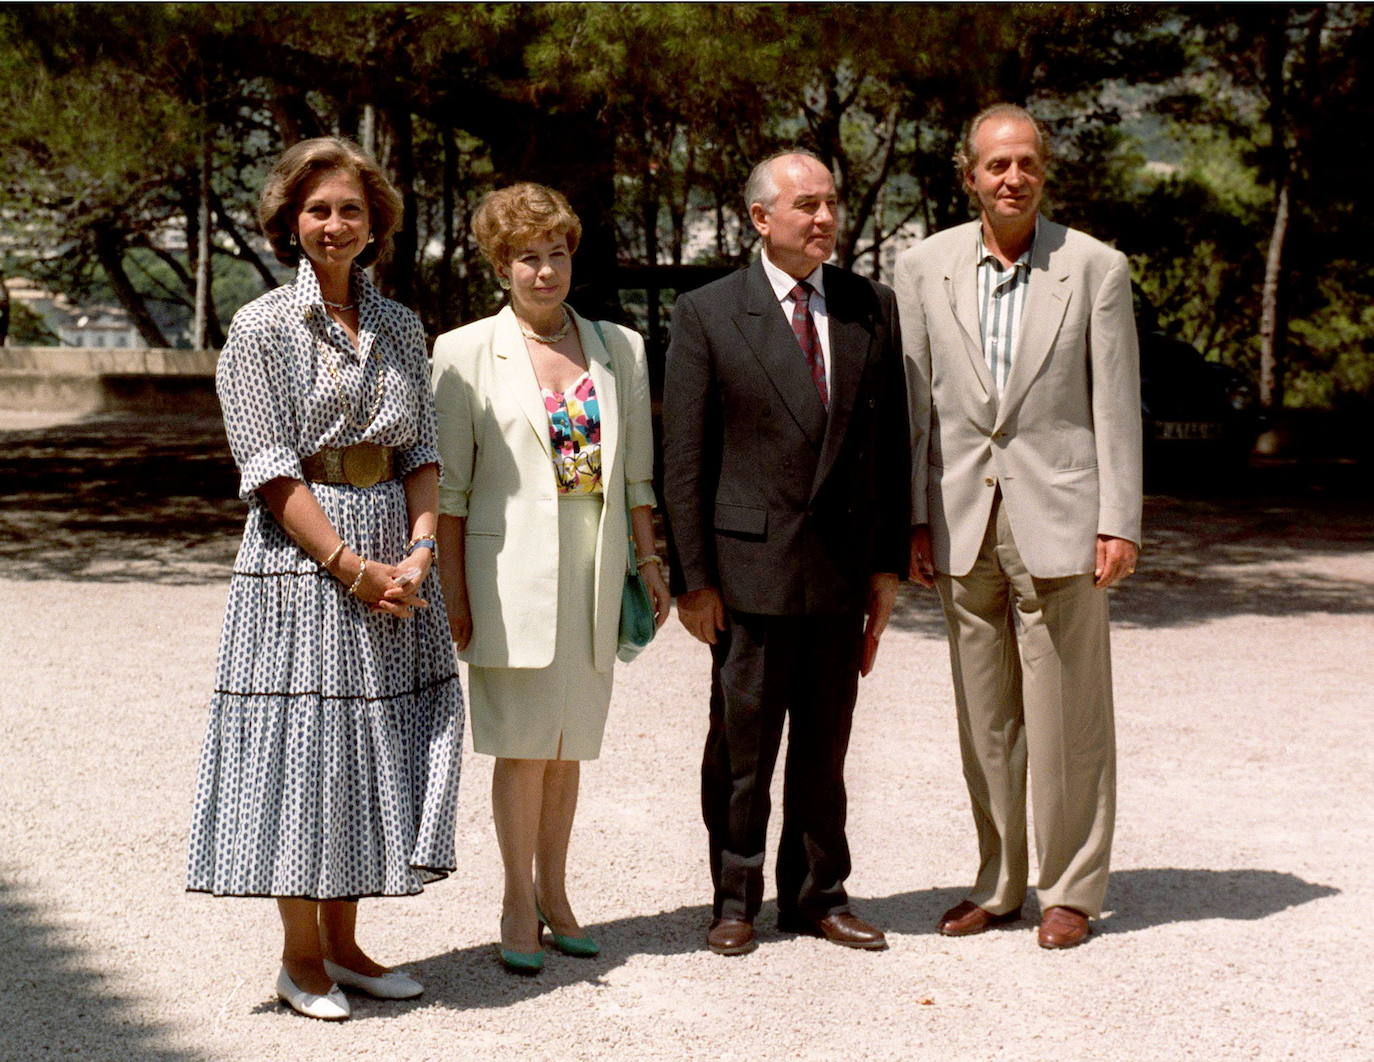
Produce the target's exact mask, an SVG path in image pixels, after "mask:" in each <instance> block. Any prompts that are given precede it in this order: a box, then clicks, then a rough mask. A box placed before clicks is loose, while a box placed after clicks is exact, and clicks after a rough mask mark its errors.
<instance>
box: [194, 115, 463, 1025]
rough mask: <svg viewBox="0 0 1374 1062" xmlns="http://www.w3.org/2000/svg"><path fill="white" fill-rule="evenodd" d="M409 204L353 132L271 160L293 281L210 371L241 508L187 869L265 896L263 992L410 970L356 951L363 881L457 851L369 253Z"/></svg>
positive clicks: (414, 324) (389, 328) (271, 210)
mask: <svg viewBox="0 0 1374 1062" xmlns="http://www.w3.org/2000/svg"><path fill="white" fill-rule="evenodd" d="M400 210H401V201H400V197H399V196H398V195H397V193H396V191H395V189H394V188H392V186H391V185H390V183H389V182H388V181H387V180H386V177H385V176H384V175H383V174H382V172H381V170H380V169H379V168H378V166H377V164H376V162H375V161H374V160H373V159H372V158H371V157H370V156H368V155H367V154H366V153H364V152H363V151H361V150H360V149H359V148H358V147H357V146H356V145H355V144H352V143H350V142H348V141H345V140H339V139H336V138H332V137H328V138H321V139H317V140H309V141H306V142H304V143H301V144H298V145H296V146H295V147H293V148H291V149H290V150H288V151H287V152H286V153H285V154H283V155H282V157H281V158H280V159H279V160H278V162H277V164H276V166H275V167H274V168H273V170H272V173H271V175H270V176H269V178H268V181H267V184H266V186H265V187H264V189H263V193H262V199H261V202H260V203H259V207H258V215H259V221H260V222H261V224H262V228H263V231H264V232H265V233H266V235H267V237H268V239H269V240H270V241H271V244H272V249H273V251H274V252H275V254H276V255H277V258H278V259H279V260H281V261H282V262H284V263H286V264H289V265H298V266H299V269H298V271H297V274H296V277H295V280H294V281H293V282H292V283H290V284H286V285H283V286H282V287H280V288H277V289H276V290H275V291H272V292H269V293H268V294H266V295H263V296H262V297H261V298H258V299H256V300H254V301H253V302H251V303H249V304H248V305H247V306H245V307H243V308H242V309H241V310H240V311H239V312H238V313H237V314H236V315H235V317H234V321H233V325H232V326H231V328H230V329H229V336H228V339H227V340H226V342H225V345H224V350H223V351H222V352H221V354H220V359H219V366H218V370H217V372H216V387H217V389H218V391H219V397H220V403H221V405H222V406H223V409H224V421H225V430H226V433H227V435H228V437H229V446H230V449H231V450H232V452H233V455H234V460H235V462H236V463H237V464H238V467H239V471H240V473H241V475H242V481H241V485H240V495H241V497H243V498H244V499H245V500H246V501H247V502H248V505H249V509H248V520H247V524H246V526H245V528H244V535H243V544H242V546H241V547H240V550H239V554H238V557H237V559H236V560H235V562H234V574H233V579H232V581H231V583H230V587H229V600H228V604H227V607H226V611H225V619H224V630H223V635H222V639H221V643H220V653H219V663H218V668H217V674H216V682H215V692H214V696H213V698H212V700H211V704H210V721H209V727H208V731H207V735H206V739H205V745H204V748H203V751H202V755H201V763H200V775H199V782H198V786H197V792H196V805H195V813H194V818H193V822H192V827H191V841H190V856H189V860H188V870H187V888H188V889H190V890H192V891H200V892H209V893H213V894H214V895H216V896H272V897H276V898H277V904H278V908H279V911H280V915H281V920H282V926H283V929H284V934H285V943H284V947H283V950H282V966H281V970H280V972H279V974H278V978H277V992H278V995H280V996H281V998H282V999H283V1000H284V1001H286V1002H287V1003H288V1004H289V1005H290V1006H292V1007H293V1008H294V1009H296V1010H297V1011H299V1012H300V1013H302V1014H306V1015H308V1016H310V1017H316V1018H326V1019H341V1018H346V1017H348V1016H349V1004H348V1000H347V998H346V997H345V996H344V995H343V993H342V992H341V991H340V990H339V986H340V985H342V986H345V987H352V988H357V989H359V990H361V991H364V992H366V993H368V994H370V995H373V996H376V997H379V998H387V999H401V998H409V997H410V996H414V995H418V994H419V993H420V991H421V986H420V985H419V984H418V983H417V982H416V981H414V980H413V979H412V978H410V977H409V976H407V975H406V974H403V973H400V972H399V971H393V970H388V969H387V968H386V967H385V966H382V965H381V964H379V963H377V962H375V961H374V960H372V959H371V958H370V957H368V956H367V955H366V954H365V953H364V952H363V950H362V949H361V948H360V947H359V945H358V943H357V940H356V937H355V921H356V917H357V900H358V899H359V898H360V897H363V896H406V895H412V894H414V893H418V892H420V891H421V889H422V888H423V885H424V884H425V883H426V882H429V881H434V880H437V879H438V878H441V877H444V876H445V875H446V874H447V873H448V872H449V871H450V870H451V869H452V868H453V866H454V838H453V834H454V810H455V808H454V805H455V801H456V799H457V788H458V770H459V764H460V757H461V747H462V727H463V711H462V692H461V689H460V687H459V683H458V677H457V674H456V671H455V665H454V659H453V648H452V645H451V643H450V639H449V635H448V630H447V624H446V621H445V616H444V607H443V602H442V598H441V595H440V590H439V584H438V579H437V573H435V574H431V570H430V569H431V567H432V565H433V563H434V551H435V547H434V534H435V521H436V506H437V500H438V480H439V454H438V450H437V444H436V435H435V424H434V411H433V404H432V401H431V399H430V395H429V388H428V385H427V379H428V366H427V363H426V357H425V342H424V332H423V329H422V328H421V325H420V321H419V319H418V318H417V317H416V316H415V314H414V313H412V312H411V311H409V310H407V309H405V308H404V307H403V306H400V305H399V304H397V303H395V302H392V301H391V300H389V299H386V298H383V297H382V296H381V295H380V294H379V293H378V292H377V290H376V289H375V288H374V287H373V286H372V284H371V283H370V282H369V281H368V278H367V275H366V274H365V273H364V272H363V271H362V268H361V267H362V266H364V265H367V264H369V263H370V262H372V261H374V260H375V259H376V257H377V255H378V253H379V252H380V250H381V249H382V247H383V246H385V244H386V241H387V240H388V239H389V238H390V235H391V233H392V232H393V231H394V230H395V228H396V225H397V222H398V219H399V217H400Z"/></svg>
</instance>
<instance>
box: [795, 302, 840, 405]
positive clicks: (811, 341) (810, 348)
mask: <svg viewBox="0 0 1374 1062" xmlns="http://www.w3.org/2000/svg"><path fill="white" fill-rule="evenodd" d="M791 294H792V332H793V333H794V334H795V335H796V337H797V342H798V343H800V344H801V349H802V353H803V354H805V355H806V366H807V368H809V369H810V370H811V380H812V382H813V383H814V384H815V385H816V393H817V394H819V395H820V396H821V405H823V406H825V407H826V408H827V409H829V408H830V394H829V392H828V391H827V390H826V387H825V359H824V357H822V355H821V337H820V333H819V332H817V331H816V320H815V318H813V317H812V316H811V285H810V284H808V283H807V282H806V281H804V280H799V281H797V286H796V287H795V288H793V289H792V292H791Z"/></svg>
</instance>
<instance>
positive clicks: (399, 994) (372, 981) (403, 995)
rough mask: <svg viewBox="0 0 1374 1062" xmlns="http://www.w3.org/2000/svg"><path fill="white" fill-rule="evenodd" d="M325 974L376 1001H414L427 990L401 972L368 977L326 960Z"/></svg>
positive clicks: (388, 972)
mask: <svg viewBox="0 0 1374 1062" xmlns="http://www.w3.org/2000/svg"><path fill="white" fill-rule="evenodd" d="M324 972H325V973H327V974H328V975H329V976H330V977H332V978H334V980H335V981H337V982H338V983H339V984H341V985H343V986H344V987H346V988H356V989H358V991H360V992H366V993H367V994H368V995H369V996H372V997H373V998H375V999H414V998H415V997H416V996H418V995H419V994H420V993H421V992H423V991H424V990H425V986H424V985H422V984H420V982H419V981H417V980H415V978H413V977H411V976H410V975H409V974H403V973H401V971H400V970H388V971H387V972H386V973H384V974H382V976H381V977H368V976H366V975H364V974H360V973H358V972H357V971H356V970H350V969H349V968H348V967H347V966H340V965H338V964H337V963H332V962H330V961H329V960H328V959H325V960H324Z"/></svg>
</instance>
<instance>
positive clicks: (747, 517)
mask: <svg viewBox="0 0 1374 1062" xmlns="http://www.w3.org/2000/svg"><path fill="white" fill-rule="evenodd" d="M715 526H716V530H717V531H722V532H724V533H726V534H730V535H754V536H757V537H758V538H762V537H763V536H764V534H765V533H766V532H767V531H768V510H767V509H760V508H757V507H755V506H752V505H731V504H730V503H729V502H717V503H716V525H715Z"/></svg>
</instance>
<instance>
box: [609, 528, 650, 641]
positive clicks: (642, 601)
mask: <svg viewBox="0 0 1374 1062" xmlns="http://www.w3.org/2000/svg"><path fill="white" fill-rule="evenodd" d="M634 556H635V553H634V539H633V538H631V539H630V555H629V558H628V559H627V561H626V564H627V566H628V567H629V569H630V570H629V571H628V572H626V573H625V589H624V590H622V591H621V593H620V644H619V645H618V646H617V647H616V651H615V655H616V657H617V659H619V660H622V661H624V662H625V663H627V664H628V663H629V662H630V661H631V660H633V659H634V658H635V657H637V656H638V655H639V654H640V652H641V651H642V650H643V649H644V647H645V646H646V645H648V644H649V643H650V642H651V641H653V640H654V634H655V633H656V632H657V631H658V628H657V627H656V626H654V603H653V600H652V599H651V598H650V597H649V588H648V587H647V586H645V585H644V580H643V579H642V578H640V575H639V570H638V569H637V568H635V566H634Z"/></svg>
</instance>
